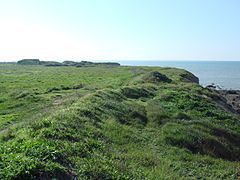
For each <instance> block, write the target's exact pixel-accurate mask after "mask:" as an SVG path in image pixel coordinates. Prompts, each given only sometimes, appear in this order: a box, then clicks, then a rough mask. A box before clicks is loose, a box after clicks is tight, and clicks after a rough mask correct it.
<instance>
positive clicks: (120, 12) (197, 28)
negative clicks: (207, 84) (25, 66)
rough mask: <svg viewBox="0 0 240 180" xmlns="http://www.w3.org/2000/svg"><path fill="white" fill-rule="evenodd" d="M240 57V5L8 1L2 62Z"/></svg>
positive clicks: (1, 32) (0, 32) (162, 0)
mask: <svg viewBox="0 0 240 180" xmlns="http://www.w3.org/2000/svg"><path fill="white" fill-rule="evenodd" d="M24 58H39V59H41V60H58V61H62V60H93V61H94V60H240V1H239V0H0V61H15V60H19V59H24Z"/></svg>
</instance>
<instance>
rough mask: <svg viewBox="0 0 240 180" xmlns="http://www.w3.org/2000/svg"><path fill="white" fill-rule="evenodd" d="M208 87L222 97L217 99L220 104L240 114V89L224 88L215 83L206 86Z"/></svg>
mask: <svg viewBox="0 0 240 180" xmlns="http://www.w3.org/2000/svg"><path fill="white" fill-rule="evenodd" d="M206 88H208V89H209V90H210V91H213V92H215V93H217V94H218V95H219V97H220V98H217V99H215V100H216V101H217V103H218V104H221V105H222V106H224V108H225V109H227V110H229V111H232V112H234V113H237V114H240V90H223V89H219V88H218V86H216V85H213V84H212V85H208V86H206Z"/></svg>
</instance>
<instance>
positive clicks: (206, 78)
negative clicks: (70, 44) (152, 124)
mask: <svg viewBox="0 0 240 180" xmlns="http://www.w3.org/2000/svg"><path fill="white" fill-rule="evenodd" d="M120 63H121V65H130V66H161V67H177V68H183V69H186V70H188V71H190V72H192V73H193V74H195V75H196V76H197V77H198V78H199V79H200V84H201V85H203V86H206V85H209V84H212V83H214V84H216V85H219V86H220V87H222V88H223V89H239V90H240V61H120Z"/></svg>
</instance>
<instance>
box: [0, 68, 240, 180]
mask: <svg viewBox="0 0 240 180" xmlns="http://www.w3.org/2000/svg"><path fill="white" fill-rule="evenodd" d="M156 71H157V72H159V73H160V74H162V75H164V76H161V77H164V79H171V81H170V80H168V81H167V82H166V81H155V80H152V78H154V77H152V75H153V73H152V72H155V73H154V74H156ZM0 74H1V76H0V83H1V87H2V88H1V90H0V91H1V98H0V129H1V132H0V178H1V179H41V178H42V179H52V178H55V179H74V178H77V179H238V178H239V176H240V163H239V154H240V128H239V127H240V120H239V115H235V114H232V113H230V112H227V111H225V110H224V109H223V108H222V107H220V106H219V105H218V104H216V103H215V101H213V97H215V96H217V94H215V93H213V92H210V91H208V90H207V89H205V88H202V87H201V86H199V85H197V84H195V83H190V82H186V81H185V80H182V77H183V76H184V77H185V78H186V77H187V74H188V73H187V72H186V71H184V70H180V69H170V68H156V67H151V68H147V67H114V68H111V67H104V66H102V67H82V68H76V67H42V66H20V65H1V66H0ZM157 74H158V73H157ZM183 74H184V75H183ZM149 75H151V81H149V78H146V77H148V76H149ZM158 75H159V74H158Z"/></svg>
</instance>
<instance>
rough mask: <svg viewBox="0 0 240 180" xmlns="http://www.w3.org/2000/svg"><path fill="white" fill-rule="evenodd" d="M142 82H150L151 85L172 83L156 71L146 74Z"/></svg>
mask: <svg viewBox="0 0 240 180" xmlns="http://www.w3.org/2000/svg"><path fill="white" fill-rule="evenodd" d="M143 80H144V82H151V83H158V82H164V83H171V82H172V80H171V79H169V78H168V77H167V76H166V75H164V74H162V73H160V72H158V71H153V72H150V73H148V74H146V75H145V76H144V77H143Z"/></svg>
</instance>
